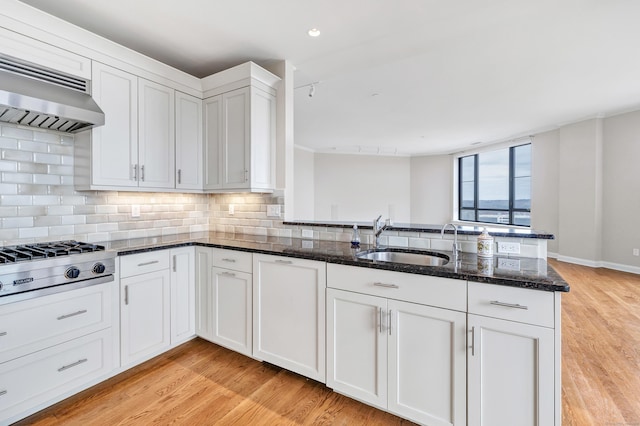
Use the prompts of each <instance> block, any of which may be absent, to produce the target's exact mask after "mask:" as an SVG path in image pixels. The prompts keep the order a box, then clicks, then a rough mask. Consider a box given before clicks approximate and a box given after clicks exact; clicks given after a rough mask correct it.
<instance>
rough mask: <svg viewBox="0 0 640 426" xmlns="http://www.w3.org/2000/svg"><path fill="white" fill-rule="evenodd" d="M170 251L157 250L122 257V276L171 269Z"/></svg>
mask: <svg viewBox="0 0 640 426" xmlns="http://www.w3.org/2000/svg"><path fill="white" fill-rule="evenodd" d="M169 252H170V250H157V251H150V252H148V253H139V254H133V255H130V256H122V257H120V277H121V278H125V277H131V276H134V275H140V274H146V273H148V272H155V271H161V270H163V269H169V266H170V263H171V262H170V256H169Z"/></svg>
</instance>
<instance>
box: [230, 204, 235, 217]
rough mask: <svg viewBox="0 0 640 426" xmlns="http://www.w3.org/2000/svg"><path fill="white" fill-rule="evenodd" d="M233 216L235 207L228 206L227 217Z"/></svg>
mask: <svg viewBox="0 0 640 426" xmlns="http://www.w3.org/2000/svg"><path fill="white" fill-rule="evenodd" d="M234 214H236V206H234V205H233V204H229V216H233V215H234Z"/></svg>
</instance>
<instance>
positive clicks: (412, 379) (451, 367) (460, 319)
mask: <svg viewBox="0 0 640 426" xmlns="http://www.w3.org/2000/svg"><path fill="white" fill-rule="evenodd" d="M386 314H387V317H388V321H389V322H388V324H390V327H389V328H388V330H387V333H388V336H389V369H388V372H389V400H388V402H389V411H391V412H393V413H396V414H399V415H401V416H403V417H406V418H409V419H411V420H414V421H417V422H419V423H421V424H425V425H430V426H444V425H464V424H465V423H466V420H467V419H466V357H465V355H466V314H465V313H463V312H456V311H451V310H447V309H441V308H433V307H430V306H423V305H417V304H413V303H407V302H399V301H394V300H389V304H388V311H387V313H386ZM512 424H513V425H515V424H518V423H512Z"/></svg>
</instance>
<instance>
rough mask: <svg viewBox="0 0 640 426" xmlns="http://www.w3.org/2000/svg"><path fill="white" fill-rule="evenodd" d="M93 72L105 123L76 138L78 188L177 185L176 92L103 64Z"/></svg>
mask: <svg viewBox="0 0 640 426" xmlns="http://www.w3.org/2000/svg"><path fill="white" fill-rule="evenodd" d="M92 76H93V79H92V87H93V93H92V96H93V98H94V99H95V101H96V102H97V103H98V105H99V106H100V108H102V110H103V111H104V113H105V124H104V126H99V127H95V128H93V129H91V130H90V131H86V132H81V133H78V134H77V135H76V136H75V141H76V144H75V145H74V149H75V154H74V155H75V185H76V187H77V188H78V189H106V190H108V189H114V190H118V189H125V190H136V189H137V188H140V189H143V188H144V190H164V189H174V188H175V91H174V90H173V89H171V88H169V87H166V86H162V85H160V84H157V83H154V82H151V81H148V80H145V79H143V78H140V77H136V76H134V75H132V74H129V73H127V72H124V71H121V70H118V69H117V68H113V67H110V66H108V65H104V64H101V63H98V62H94V63H93V73H92ZM195 124H196V125H197V121H196V122H195ZM196 132H197V130H196Z"/></svg>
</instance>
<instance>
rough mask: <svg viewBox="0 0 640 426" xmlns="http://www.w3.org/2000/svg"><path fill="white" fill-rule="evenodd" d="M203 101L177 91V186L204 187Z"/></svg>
mask: <svg viewBox="0 0 640 426" xmlns="http://www.w3.org/2000/svg"><path fill="white" fill-rule="evenodd" d="M202 165H203V161H202V101H201V100H200V99H198V98H196V97H193V96H189V95H186V94H184V93H181V92H176V188H178V189H202Z"/></svg>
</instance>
